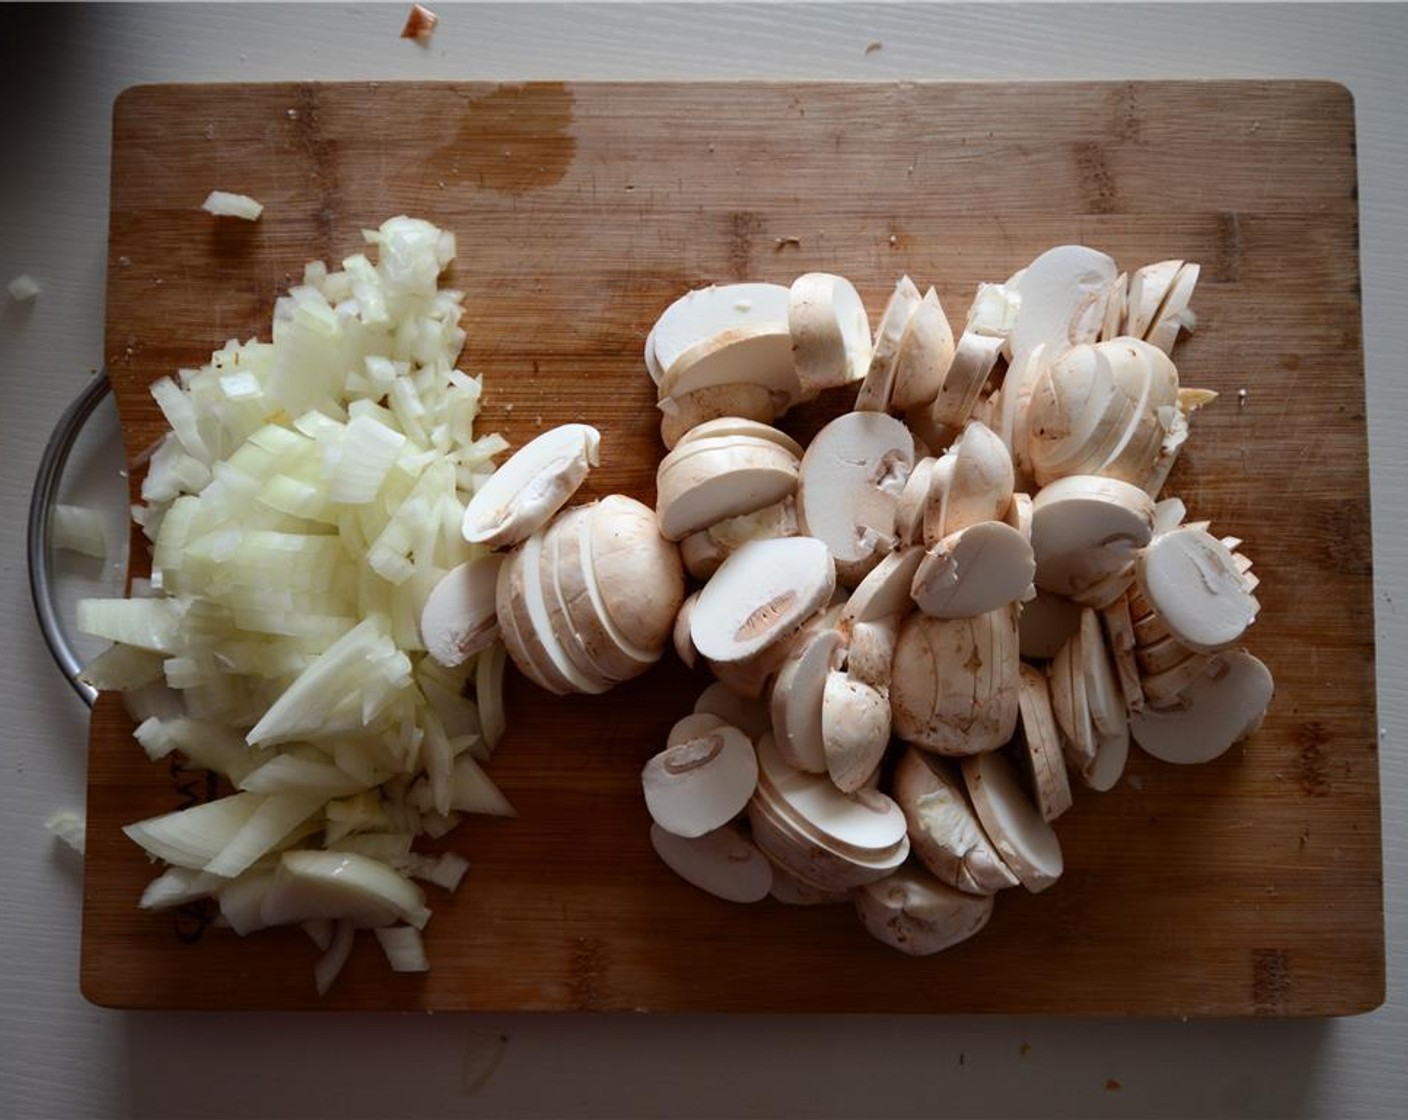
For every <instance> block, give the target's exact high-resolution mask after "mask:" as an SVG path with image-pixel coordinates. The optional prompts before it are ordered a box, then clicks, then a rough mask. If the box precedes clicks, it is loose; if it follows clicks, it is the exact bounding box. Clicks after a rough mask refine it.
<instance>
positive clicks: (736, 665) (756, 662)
mask: <svg viewBox="0 0 1408 1120" xmlns="http://www.w3.org/2000/svg"><path fill="white" fill-rule="evenodd" d="M816 617H817V616H813V617H812V618H811V619H808V620H807V621H806V622H805V623H804V624H803V625H802V627H801V629H799V630H798V631H797V633H795V634H793V635H791V636H789V637H787V638H783V639H782V640H781V641H777V642H774V643H773V644H772V645H770V646H767V647H765V648H764V649H761V650H759V651H758V652H757V653H755V654H753V655H752V656H751V657H745V658H742V659H741V660H738V661H710V662H708V663H707V664H708V666H709V671H710V672H711V673H713V674H714V677H715V679H716V680H718V681H719V682H720V683H721V684H724V685H727V686H728V688H729V689H730V690H731V691H733V692H736V693H738V695H740V696H744V697H747V698H748V699H750V700H761V699H762V698H763V697H765V696H766V695H767V694H768V691H769V689H770V687H771V686H772V682H773V680H774V679H775V678H776V677H777V674H778V673H779V672H780V671H781V669H782V667H783V666H784V665H785V664H786V663H787V659H788V658H789V657H790V656H791V654H792V647H793V643H795V642H798V641H800V640H801V639H802V636H803V635H804V634H805V633H806V632H807V629H808V627H810V626H812V625H813V624H814V623H815V621H816Z"/></svg>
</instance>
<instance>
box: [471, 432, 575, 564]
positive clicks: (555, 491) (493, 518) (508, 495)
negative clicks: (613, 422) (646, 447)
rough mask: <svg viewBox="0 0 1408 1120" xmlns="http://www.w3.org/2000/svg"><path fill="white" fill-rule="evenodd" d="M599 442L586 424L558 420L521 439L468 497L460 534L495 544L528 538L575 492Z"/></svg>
mask: <svg viewBox="0 0 1408 1120" xmlns="http://www.w3.org/2000/svg"><path fill="white" fill-rule="evenodd" d="M600 445H601V434H600V433H599V432H598V431H597V430H596V429H595V428H593V427H591V426H590V425H588V424H563V425H561V426H559V427H556V428H551V429H549V430H548V431H546V432H544V433H543V434H542V435H540V436H538V437H537V438H536V439H533V440H530V441H529V442H528V443H525V444H524V445H523V446H522V447H520V448H519V449H518V450H517V451H515V452H514V453H513V455H512V456H511V457H510V458H509V460H508V461H507V462H506V463H504V464H503V466H501V467H499V468H498V469H497V470H496V471H494V473H493V474H492V475H490V476H489V478H488V480H487V481H486V482H485V483H484V484H483V485H482V486H480V487H479V489H478V490H477V491H475V493H474V496H473V497H472V498H470V500H469V504H468V505H467V506H466V507H465V511H464V521H463V525H462V529H463V532H464V538H465V540H467V541H469V542H470V543H471V544H486V545H490V546H493V547H496V548H497V547H503V546H507V545H512V544H517V543H518V542H519V541H523V540H527V539H528V538H529V537H530V536H532V535H533V534H534V533H536V532H537V531H538V530H539V529H540V528H542V526H544V525H546V524H547V522H548V519H549V518H551V517H552V515H553V514H554V513H556V512H557V511H558V510H559V509H561V508H562V507H563V506H564V505H566V504H567V500H568V499H569V498H571V497H572V495H573V494H575V493H576V492H577V487H579V486H580V485H581V484H582V480H583V479H585V478H586V477H587V471H588V470H590V469H591V468H592V467H594V466H596V464H597V462H598V457H597V453H598V448H599V447H600Z"/></svg>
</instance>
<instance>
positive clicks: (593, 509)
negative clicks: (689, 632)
mask: <svg viewBox="0 0 1408 1120" xmlns="http://www.w3.org/2000/svg"><path fill="white" fill-rule="evenodd" d="M587 508H588V509H589V510H590V516H589V518H588V519H587V521H586V522H585V524H584V525H583V526H582V529H581V532H582V533H583V535H584V537H583V539H585V540H586V541H587V542H588V543H589V545H590V548H589V549H588V569H587V574H588V575H589V576H590V577H591V579H592V581H594V583H595V585H596V587H597V589H598V592H599V596H600V598H599V600H594V602H596V603H598V605H599V608H600V612H601V614H602V617H603V620H604V621H606V622H607V624H608V626H609V627H610V628H611V632H612V635H613V636H614V637H616V638H617V639H618V640H619V642H620V643H621V644H622V645H624V646H628V647H629V648H630V649H632V650H634V651H642V652H644V653H646V654H647V655H648V656H653V657H654V658H655V659H657V660H658V659H659V657H660V655H661V654H662V653H664V651H665V643H666V642H668V641H669V639H670V631H671V629H672V627H673V626H674V619H675V615H676V614H677V613H678V611H679V609H680V604H681V603H682V602H683V601H684V572H683V571H682V570H681V566H680V558H679V550H678V549H676V548H675V547H674V546H673V545H671V544H670V543H669V542H668V541H666V540H665V539H664V538H663V537H662V536H661V535H660V531H659V528H658V526H657V525H656V522H655V515H654V514H653V513H652V512H651V510H650V507H649V506H647V505H645V504H644V503H642V502H638V501H636V500H635V499H634V498H629V497H626V496H625V495H624V494H609V495H607V496H606V497H605V498H603V499H601V501H599V502H597V503H596V504H595V505H594V506H589V507H587Z"/></svg>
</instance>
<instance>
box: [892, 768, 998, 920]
mask: <svg viewBox="0 0 1408 1120" xmlns="http://www.w3.org/2000/svg"><path fill="white" fill-rule="evenodd" d="M894 791H895V792H894V796H895V800H896V801H897V802H899V806H900V808H901V809H902V810H903V812H904V816H905V822H906V825H907V827H908V830H909V839H910V843H911V844H912V845H913V850H914V854H915V855H916V856H917V857H918V858H919V860H920V862H922V863H923V864H924V866H925V867H927V868H928V869H929V871H930V873H932V874H933V875H935V876H937V877H938V878H939V879H940V880H941V881H943V882H945V883H947V884H949V886H952V887H956V888H957V889H959V890H961V891H967V892H968V893H970V894H992V893H994V892H995V891H1000V890H1006V889H1007V888H1008V887H1015V886H1017V885H1018V879H1017V876H1016V875H1014V874H1013V873H1012V869H1011V868H1010V867H1008V866H1007V864H1006V863H1005V862H1004V861H1003V859H1002V856H1001V855H1000V854H999V853H998V851H997V849H996V848H995V847H993V845H992V841H991V840H989V839H988V836H987V833H985V832H984V831H983V826H982V823H981V822H980V821H979V820H978V814H977V812H976V811H975V810H974V809H973V804H972V802H971V801H970V800H969V798H968V792H967V789H966V787H965V786H964V784H963V780H962V778H960V777H959V775H958V773H957V772H956V771H955V770H954V768H953V764H952V763H950V762H946V761H945V760H943V759H940V758H935V757H933V756H932V755H929V754H926V753H925V752H924V751H921V750H919V749H918V748H917V747H910V748H908V749H907V750H906V751H905V752H904V754H903V755H901V756H900V760H899V763H898V765H897V766H896V767H895V779H894Z"/></svg>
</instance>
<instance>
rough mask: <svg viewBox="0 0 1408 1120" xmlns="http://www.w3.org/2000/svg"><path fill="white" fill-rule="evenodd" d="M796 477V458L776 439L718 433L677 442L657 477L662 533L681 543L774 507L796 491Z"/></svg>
mask: <svg viewBox="0 0 1408 1120" xmlns="http://www.w3.org/2000/svg"><path fill="white" fill-rule="evenodd" d="M797 475H798V463H797V457H796V456H795V455H793V454H792V453H791V451H789V450H787V449H786V448H784V447H780V446H778V445H777V444H776V443H774V442H773V441H771V440H766V439H759V438H757V437H753V436H717V437H711V438H706V439H698V440H690V441H687V442H684V443H680V444H676V446H675V449H674V450H673V451H671V452H670V453H669V454H668V455H666V456H665V458H664V459H662V460H661V461H660V466H659V468H658V469H657V471H656V476H655V478H656V482H655V485H656V499H655V509H656V516H657V519H658V521H659V525H660V533H661V535H662V536H664V537H665V539H666V540H672V541H678V540H680V539H682V538H683V537H686V536H688V535H689V534H690V533H693V532H696V531H697V530H700V529H707V528H708V527H709V526H711V525H716V524H718V523H719V522H720V521H723V520H725V519H726V518H730V517H737V516H738V515H739V514H746V513H754V512H756V511H757V510H760V509H763V508H764V507H766V506H771V505H774V504H776V503H778V502H780V501H782V500H783V499H784V498H786V497H788V496H789V495H790V494H791V493H792V492H793V490H795V489H796V486H797Z"/></svg>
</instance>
